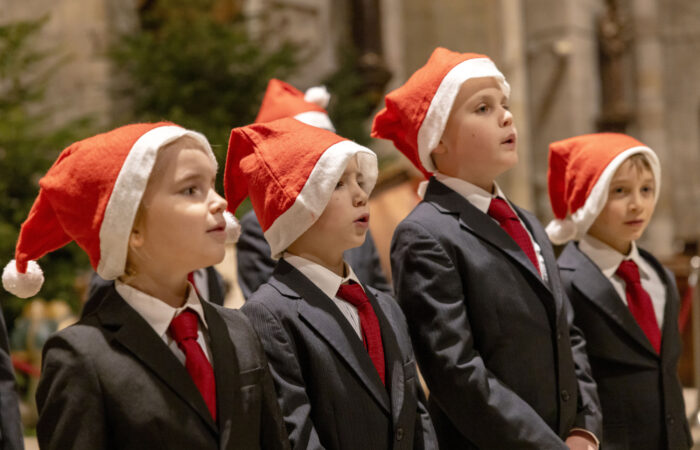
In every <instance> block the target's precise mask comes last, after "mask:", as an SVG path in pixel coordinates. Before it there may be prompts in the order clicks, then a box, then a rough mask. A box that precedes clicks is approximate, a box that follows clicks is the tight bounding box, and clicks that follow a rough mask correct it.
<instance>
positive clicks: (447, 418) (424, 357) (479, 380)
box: [391, 178, 601, 450]
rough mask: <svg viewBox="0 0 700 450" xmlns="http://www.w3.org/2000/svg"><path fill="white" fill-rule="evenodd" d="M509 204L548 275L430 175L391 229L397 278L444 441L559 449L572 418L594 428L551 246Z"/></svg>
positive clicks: (593, 400) (588, 382) (591, 397)
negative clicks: (545, 278) (535, 245)
mask: <svg viewBox="0 0 700 450" xmlns="http://www.w3.org/2000/svg"><path fill="white" fill-rule="evenodd" d="M515 211H516V213H517V214H518V215H519V217H520V218H521V219H522V221H523V223H524V224H525V226H526V227H527V228H528V229H529V231H530V233H531V234H532V236H533V237H534V239H535V240H536V241H537V243H538V244H539V246H540V248H541V251H542V256H543V257H544V261H545V265H546V268H547V273H548V275H549V282H548V283H545V282H544V281H543V279H542V278H541V277H540V275H539V273H538V271H537V269H536V268H535V267H534V266H533V265H532V263H531V261H530V260H529V259H528V257H527V256H526V255H525V253H524V252H523V251H522V250H521V249H520V247H519V246H518V245H517V244H516V243H515V241H514V240H513V239H512V238H511V237H510V236H509V235H508V234H507V233H506V232H505V231H504V230H503V229H502V228H501V227H500V226H499V225H498V224H497V223H496V222H495V221H494V220H492V219H491V218H490V217H489V216H488V215H487V214H485V213H483V212H482V211H480V210H478V209H477V208H476V207H474V206H473V205H472V204H471V203H470V202H468V201H467V200H466V199H464V197H462V196H461V195H459V194H458V193H456V192H455V191H453V190H452V189H450V188H448V187H447V186H445V185H444V184H442V183H440V182H438V181H437V180H435V179H434V178H432V179H431V180H430V181H429V183H428V188H427V191H426V194H425V197H424V200H423V201H422V202H421V203H419V204H418V205H417V206H416V208H415V209H414V210H413V211H412V212H411V213H410V214H409V215H408V217H407V218H406V219H404V220H403V221H402V222H401V223H400V224H399V226H398V227H397V229H396V231H395V233H394V237H393V241H392V247H391V262H392V271H393V279H394V288H395V291H396V293H397V299H398V302H399V304H400V305H401V308H402V309H403V311H404V313H405V315H406V318H407V321H408V324H409V330H410V333H411V338H412V341H413V347H414V349H415V352H416V357H417V359H418V364H419V367H420V370H421V372H422V374H423V376H424V378H425V381H426V383H427V385H428V388H429V390H430V396H429V405H428V408H429V410H430V412H431V415H432V418H433V422H434V424H435V428H436V431H437V433H438V438H439V440H440V446H441V447H442V448H449V449H463V448H464V449H474V448H494V449H495V448H498V449H501V448H508V449H513V448H518V449H540V450H541V449H566V448H567V447H566V445H565V444H564V442H563V440H564V439H565V438H566V437H567V436H568V433H569V431H570V430H571V429H572V428H573V427H581V428H584V429H586V430H589V431H591V432H593V433H595V434H599V433H600V421H601V419H600V412H599V405H598V398H597V395H596V392H595V384H594V383H593V381H592V378H591V377H590V368H589V365H588V360H587V357H586V354H585V341H584V339H583V337H582V335H581V334H580V332H579V331H578V330H577V329H576V328H574V327H572V326H571V322H572V311H571V308H570V305H569V302H568V300H567V298H566V296H565V294H564V291H563V289H562V286H561V283H560V280H559V276H558V271H557V266H556V260H555V257H554V253H553V250H552V247H551V245H550V243H549V240H548V239H547V237H546V235H545V233H544V230H543V229H542V226H541V225H540V224H539V222H538V221H537V219H536V218H535V217H534V216H533V215H532V214H530V213H528V212H526V211H524V210H522V209H520V208H517V207H516V208H515Z"/></svg>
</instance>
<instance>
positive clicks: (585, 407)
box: [563, 295, 603, 439]
mask: <svg viewBox="0 0 700 450" xmlns="http://www.w3.org/2000/svg"><path fill="white" fill-rule="evenodd" d="M563 307H564V308H565V309H566V318H567V323H568V325H569V336H570V341H571V352H572V353H573V358H574V367H575V370H576V379H577V382H578V405H577V413H576V422H575V424H574V427H575V428H583V429H584V430H586V431H589V432H591V433H593V434H594V435H595V436H596V437H597V438H598V439H600V438H601V437H602V435H603V414H602V412H601V408H600V400H599V399H598V390H597V386H596V383H595V380H594V379H593V374H592V373H591V365H590V364H589V362H588V354H587V353H586V339H585V338H584V336H583V333H582V332H581V330H580V329H579V328H578V327H576V325H574V309H573V307H572V306H571V303H570V301H569V298H568V296H567V295H564V305H563Z"/></svg>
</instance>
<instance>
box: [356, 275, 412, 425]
mask: <svg viewBox="0 0 700 450" xmlns="http://www.w3.org/2000/svg"><path fill="white" fill-rule="evenodd" d="M363 288H364V289H365V292H366V293H367V297H368V298H369V302H370V303H371V304H372V309H374V312H375V314H376V315H377V319H378V320H379V327H380V328H381V330H382V347H383V349H384V367H385V375H384V379H385V380H386V383H387V389H388V390H389V392H390V393H391V412H392V419H393V421H394V425H396V424H398V422H399V418H400V417H399V416H400V415H401V410H402V409H403V402H404V391H405V387H406V386H405V380H404V372H403V358H402V356H401V349H400V348H399V343H398V341H397V340H396V334H395V333H394V328H393V327H392V326H391V323H390V322H389V319H388V318H387V317H386V315H385V314H384V310H383V309H382V308H381V307H380V306H379V302H378V301H377V298H376V297H375V296H374V294H373V293H372V292H371V290H370V289H369V288H368V287H367V286H363Z"/></svg>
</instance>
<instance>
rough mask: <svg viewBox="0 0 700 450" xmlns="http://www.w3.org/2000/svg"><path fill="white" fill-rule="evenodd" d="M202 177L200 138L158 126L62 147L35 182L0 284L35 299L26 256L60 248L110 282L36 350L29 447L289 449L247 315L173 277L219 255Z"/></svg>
mask: <svg viewBox="0 0 700 450" xmlns="http://www.w3.org/2000/svg"><path fill="white" fill-rule="evenodd" d="M216 171H217V164H216V160H215V158H214V154H213V153H212V151H211V147H210V145H209V143H208V142H207V139H206V138H205V137H204V136H203V135H201V134H199V133H196V132H194V131H190V130H186V129H184V128H181V127H179V126H177V125H174V124H172V123H168V122H160V123H150V124H149V123H144V124H132V125H126V126H124V127H121V128H117V129H115V130H113V131H110V132H107V133H104V134H100V135H97V136H93V137H91V138H88V139H85V140H82V141H80V142H76V143H75V144H73V145H71V146H69V147H68V148H66V149H65V150H64V151H63V152H62V153H61V155H60V156H59V158H58V160H57V161H56V162H55V163H54V165H53V166H52V167H51V168H50V169H49V170H48V172H47V173H46V175H45V176H44V177H43V178H42V179H41V180H40V182H39V185H40V190H39V195H38V197H37V199H36V201H35V203H34V205H33V206H32V209H31V211H30V212H29V217H28V218H27V220H26V221H25V222H24V224H23V225H22V230H21V232H20V236H19V240H18V243H17V248H16V253H15V260H13V261H11V262H10V263H9V264H8V265H7V266H6V268H5V270H4V272H3V278H2V279H3V285H4V287H5V289H7V290H8V291H10V292H12V293H14V294H15V295H17V296H20V297H30V296H33V295H35V294H36V293H37V292H38V291H39V289H40V288H41V284H42V282H43V274H42V272H41V269H40V268H39V265H38V264H37V262H36V260H37V259H39V258H40V257H41V256H43V255H44V254H46V253H48V252H50V251H53V250H55V249H57V248H60V247H62V246H64V245H66V244H68V243H69V242H71V241H75V242H76V243H77V244H78V245H79V246H80V247H81V248H82V249H83V250H85V252H86V253H87V254H88V256H89V257H90V262H91V264H92V266H93V268H94V269H95V270H96V272H97V273H98V275H100V276H101V277H102V278H104V279H106V280H114V279H116V281H115V283H114V284H113V285H110V286H108V287H106V288H104V289H100V290H98V291H97V292H96V293H95V294H94V295H100V296H103V297H104V298H103V299H100V301H97V302H95V304H97V305H99V306H98V307H96V308H95V309H94V310H93V311H92V312H90V313H89V314H87V315H85V316H84V317H83V318H82V319H81V320H80V321H79V322H78V323H77V324H75V325H73V326H70V327H68V328H66V329H63V330H61V331H59V332H58V333H56V334H54V335H53V336H52V337H51V338H50V339H49V340H48V341H47V342H46V344H45V346H44V349H43V360H42V373H41V379H40V380H39V386H38V389H37V394H36V400H37V406H38V410H39V422H38V425H37V436H38V440H39V445H40V446H41V448H46V449H68V448H70V449H101V448H104V449H107V448H114V449H120V448H129V449H154V448H187V449H238V448H250V449H258V448H264V449H285V448H289V442H288V440H287V436H286V433H285V430H284V423H283V422H282V417H281V414H280V410H279V406H278V404H277V402H276V395H275V392H274V385H273V382H272V379H271V377H270V372H269V369H268V366H267V360H266V358H265V354H264V352H263V349H262V347H261V345H260V341H259V340H258V339H257V337H256V335H255V332H254V331H253V329H252V328H251V326H250V324H249V322H248V320H247V319H246V318H245V316H243V314H242V313H240V312H239V311H234V310H228V309H225V308H222V307H219V306H217V305H213V304H211V303H209V302H206V301H202V300H201V299H200V298H199V297H198V296H197V294H196V291H195V289H194V287H193V286H192V285H191V284H190V283H188V281H187V275H188V273H190V272H192V271H193V270H196V269H199V268H202V267H207V266H211V265H213V264H216V263H218V262H220V261H221V260H222V259H223V257H224V241H225V239H226V238H227V234H228V231H229V230H227V228H230V227H227V226H226V225H227V222H228V221H227V220H225V218H224V212H225V209H226V201H225V200H224V199H223V198H222V197H220V196H219V195H218V194H217V193H216V192H215V191H214V180H215V177H216ZM232 181H233V180H232Z"/></svg>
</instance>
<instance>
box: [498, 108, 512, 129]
mask: <svg viewBox="0 0 700 450" xmlns="http://www.w3.org/2000/svg"><path fill="white" fill-rule="evenodd" d="M510 125H513V113H512V112H510V110H509V109H507V108H505V107H503V116H502V117H501V126H502V127H507V126H510Z"/></svg>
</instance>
